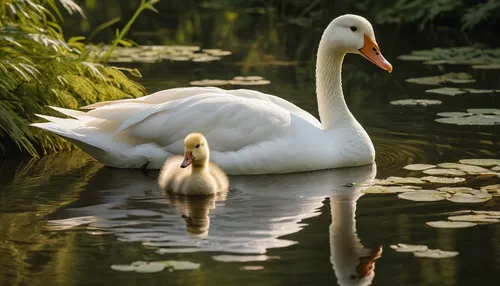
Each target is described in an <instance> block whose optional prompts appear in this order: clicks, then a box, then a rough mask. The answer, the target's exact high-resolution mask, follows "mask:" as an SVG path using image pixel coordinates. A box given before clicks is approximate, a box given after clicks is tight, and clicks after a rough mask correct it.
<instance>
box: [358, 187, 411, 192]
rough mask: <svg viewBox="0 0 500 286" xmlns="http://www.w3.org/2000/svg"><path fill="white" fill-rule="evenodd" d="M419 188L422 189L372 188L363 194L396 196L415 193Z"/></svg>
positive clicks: (365, 190)
mask: <svg viewBox="0 0 500 286" xmlns="http://www.w3.org/2000/svg"><path fill="white" fill-rule="evenodd" d="M419 188H420V187H415V186H389V187H385V186H371V187H368V188H366V189H364V190H362V191H361V192H362V193H365V194H396V193H404V192H411V191H415V189H419Z"/></svg>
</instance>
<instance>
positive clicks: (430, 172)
mask: <svg viewBox="0 0 500 286" xmlns="http://www.w3.org/2000/svg"><path fill="white" fill-rule="evenodd" d="M424 174H427V175H438V176H465V175H466V173H465V172H464V171H460V170H455V169H427V170H424Z"/></svg>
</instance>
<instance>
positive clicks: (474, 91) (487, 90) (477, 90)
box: [462, 88, 495, 94]
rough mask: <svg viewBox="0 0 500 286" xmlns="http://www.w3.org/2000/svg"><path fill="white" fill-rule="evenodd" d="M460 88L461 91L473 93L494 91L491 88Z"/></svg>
mask: <svg viewBox="0 0 500 286" xmlns="http://www.w3.org/2000/svg"><path fill="white" fill-rule="evenodd" d="M462 90H463V91H467V92H469V93H474V94H482V93H493V92H495V91H494V90H493V89H476V88H462Z"/></svg>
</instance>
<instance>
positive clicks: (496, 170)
mask: <svg viewBox="0 0 500 286" xmlns="http://www.w3.org/2000/svg"><path fill="white" fill-rule="evenodd" d="M491 170H492V171H494V172H498V171H500V165H499V166H495V167H493V168H491Z"/></svg>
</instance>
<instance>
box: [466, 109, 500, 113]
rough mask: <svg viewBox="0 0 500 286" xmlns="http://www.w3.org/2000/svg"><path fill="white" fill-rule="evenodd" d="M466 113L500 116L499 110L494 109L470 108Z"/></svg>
mask: <svg viewBox="0 0 500 286" xmlns="http://www.w3.org/2000/svg"><path fill="white" fill-rule="evenodd" d="M467 112H469V113H474V114H496V115H500V109H496V108H470V109H467Z"/></svg>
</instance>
